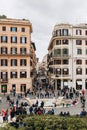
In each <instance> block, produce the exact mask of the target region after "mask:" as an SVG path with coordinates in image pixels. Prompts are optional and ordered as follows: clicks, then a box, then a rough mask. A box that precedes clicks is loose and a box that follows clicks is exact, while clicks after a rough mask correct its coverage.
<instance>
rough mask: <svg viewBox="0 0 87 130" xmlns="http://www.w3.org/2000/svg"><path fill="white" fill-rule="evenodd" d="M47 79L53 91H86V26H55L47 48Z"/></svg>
mask: <svg viewBox="0 0 87 130" xmlns="http://www.w3.org/2000/svg"><path fill="white" fill-rule="evenodd" d="M48 78H49V83H50V84H51V85H52V86H53V88H54V90H58V89H60V88H65V87H73V88H75V89H80V90H81V89H87V24H79V25H71V24H62V23H61V24H57V25H55V26H54V29H53V33H52V38H51V40H50V43H49V47H48Z"/></svg>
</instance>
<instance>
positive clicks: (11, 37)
mask: <svg viewBox="0 0 87 130" xmlns="http://www.w3.org/2000/svg"><path fill="white" fill-rule="evenodd" d="M31 33H32V24H31V22H30V21H29V20H25V19H10V18H2V17H1V18H0V92H1V93H3V92H5V93H9V92H10V91H16V92H17V93H19V92H25V91H27V89H29V88H30V89H32V77H31V75H30V73H31V67H33V63H34V64H35V56H36V55H35V49H34V50H33V51H32V52H31V50H32V49H31V46H32V42H31ZM33 45H34V44H33ZM33 48H34V47H33ZM32 57H33V58H32ZM31 62H32V65H31Z"/></svg>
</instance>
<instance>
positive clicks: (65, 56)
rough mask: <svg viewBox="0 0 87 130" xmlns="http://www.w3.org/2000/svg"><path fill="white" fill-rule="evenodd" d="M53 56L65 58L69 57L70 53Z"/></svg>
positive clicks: (54, 56)
mask: <svg viewBox="0 0 87 130" xmlns="http://www.w3.org/2000/svg"><path fill="white" fill-rule="evenodd" d="M52 57H53V58H59V59H61V58H62V59H65V58H70V55H67V54H63V55H53V56H52Z"/></svg>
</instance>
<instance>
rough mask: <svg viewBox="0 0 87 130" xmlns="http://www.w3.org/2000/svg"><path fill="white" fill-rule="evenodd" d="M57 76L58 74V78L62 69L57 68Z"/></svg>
mask: <svg viewBox="0 0 87 130" xmlns="http://www.w3.org/2000/svg"><path fill="white" fill-rule="evenodd" d="M55 74H57V75H56V77H58V75H60V74H61V68H56V69H55Z"/></svg>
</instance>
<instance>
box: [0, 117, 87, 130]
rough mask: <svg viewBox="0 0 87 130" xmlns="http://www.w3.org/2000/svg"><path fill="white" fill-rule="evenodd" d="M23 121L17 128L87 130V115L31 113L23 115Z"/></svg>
mask: <svg viewBox="0 0 87 130" xmlns="http://www.w3.org/2000/svg"><path fill="white" fill-rule="evenodd" d="M23 122H24V123H26V126H25V127H19V128H18V129H17V130H87V123H86V122H87V117H79V116H69V117H60V116H55V115H53V116H52V115H40V116H38V115H32V116H26V117H24V119H23ZM0 130H16V128H15V127H12V126H10V125H6V126H5V128H0Z"/></svg>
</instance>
